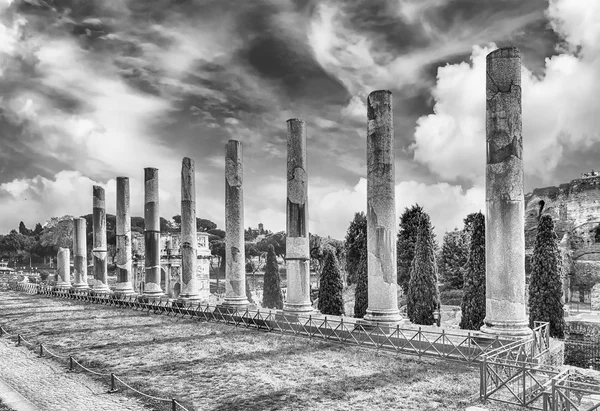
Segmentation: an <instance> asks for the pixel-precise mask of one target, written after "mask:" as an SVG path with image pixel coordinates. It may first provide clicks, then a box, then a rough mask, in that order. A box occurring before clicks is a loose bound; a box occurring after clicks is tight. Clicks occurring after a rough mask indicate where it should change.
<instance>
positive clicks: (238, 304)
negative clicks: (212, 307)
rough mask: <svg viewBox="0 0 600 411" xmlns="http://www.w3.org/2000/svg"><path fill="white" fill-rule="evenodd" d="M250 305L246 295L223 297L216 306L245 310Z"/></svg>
mask: <svg viewBox="0 0 600 411" xmlns="http://www.w3.org/2000/svg"><path fill="white" fill-rule="evenodd" d="M249 305H250V301H248V298H246V297H225V300H224V301H223V302H222V303H221V304H219V305H217V308H222V309H226V310H228V311H230V310H234V311H235V310H237V311H246V309H247V308H248V306H249Z"/></svg>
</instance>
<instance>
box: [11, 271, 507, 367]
mask: <svg viewBox="0 0 600 411" xmlns="http://www.w3.org/2000/svg"><path fill="white" fill-rule="evenodd" d="M11 289H13V290H17V291H25V292H28V293H31V294H41V295H48V296H53V297H60V298H69V299H74V300H77V301H85V302H90V303H96V304H105V305H111V306H115V307H119V308H130V309H134V310H140V311H146V312H149V313H150V312H151V313H154V314H165V315H167V316H171V315H172V316H175V317H177V316H181V317H188V318H193V319H197V320H200V321H207V322H218V323H224V324H229V325H233V326H236V327H245V328H254V329H256V330H258V331H266V332H279V333H281V334H289V335H293V336H302V337H307V338H309V339H313V338H314V339H322V340H326V341H334V342H338V343H342V344H347V345H355V346H359V347H364V348H370V349H376V350H383V351H391V352H396V353H404V354H412V355H418V356H419V357H422V356H428V357H438V358H443V359H447V360H457V361H465V362H477V361H480V358H481V356H482V355H483V354H486V353H488V352H491V351H493V350H496V349H498V348H502V347H505V346H507V345H510V344H514V343H513V340H503V339H499V338H498V337H491V336H489V335H486V334H482V333H479V332H462V333H461V332H460V331H456V332H447V331H446V330H444V329H442V330H441V331H439V330H437V329H435V328H425V329H423V328H421V327H418V328H417V327H415V328H416V329H415V328H401V327H400V326H399V325H398V326H395V327H390V328H388V327H385V326H381V327H380V326H370V325H368V324H365V323H360V322H356V323H355V322H352V321H348V320H346V321H344V318H342V317H333V318H332V317H326V316H322V315H286V314H285V313H281V312H272V311H260V310H256V311H254V310H248V309H246V310H244V311H238V310H236V309H230V308H221V307H219V306H209V305H205V306H202V305H197V306H195V305H194V306H192V305H186V306H179V305H177V304H173V303H172V302H170V301H168V300H155V301H144V300H143V299H140V298H136V297H132V296H130V297H122V298H116V297H114V296H111V295H106V294H104V295H102V294H98V295H94V294H93V293H90V292H88V291H74V290H60V289H56V288H55V287H50V286H42V285H37V284H28V283H12V284H11Z"/></svg>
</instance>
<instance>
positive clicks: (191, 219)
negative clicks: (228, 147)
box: [179, 157, 200, 302]
mask: <svg viewBox="0 0 600 411" xmlns="http://www.w3.org/2000/svg"><path fill="white" fill-rule="evenodd" d="M180 244H181V282H182V284H181V293H180V294H179V301H180V302H187V301H190V300H198V299H200V293H199V291H198V282H197V279H196V259H197V257H198V238H197V236H196V167H195V165H194V160H192V159H191V158H188V157H185V158H184V159H183V162H182V164H181V241H180Z"/></svg>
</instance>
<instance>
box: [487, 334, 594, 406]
mask: <svg viewBox="0 0 600 411" xmlns="http://www.w3.org/2000/svg"><path fill="white" fill-rule="evenodd" d="M533 331H534V333H533V337H532V338H529V339H524V340H521V341H515V342H513V343H511V344H508V345H506V346H505V347H501V348H498V349H496V350H493V351H490V352H488V353H486V354H484V355H482V360H481V362H480V384H481V385H480V399H481V400H483V401H485V400H493V401H497V402H502V403H507V404H512V405H520V406H522V407H528V408H532V409H537V410H544V411H563V410H573V411H576V410H586V411H589V410H596V409H598V410H600V397H593V396H592V395H594V394H599V393H600V385H599V384H598V382H596V383H595V384H590V383H586V382H581V383H579V382H578V383H577V384H575V381H577V378H578V377H577V374H575V373H573V372H572V371H568V370H567V371H561V369H560V368H558V367H556V366H552V365H544V364H542V363H541V362H542V356H543V355H545V354H547V353H548V352H549V350H550V335H549V324H548V323H541V322H536V323H535V326H534V329H533ZM586 394H587V395H588V397H585V395H586ZM584 397H585V398H587V400H586V401H587V402H585V401H584V403H583V404H584V405H583V406H584V407H585V408H579V407H580V406H581V404H582V398H584ZM586 404H587V405H586ZM588 406H591V408H588Z"/></svg>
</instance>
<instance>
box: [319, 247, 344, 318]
mask: <svg viewBox="0 0 600 411" xmlns="http://www.w3.org/2000/svg"><path fill="white" fill-rule="evenodd" d="M343 291H344V282H343V281H342V273H341V272H340V267H339V264H338V261H337V258H336V257H335V253H334V252H333V251H332V250H331V249H329V248H327V249H325V262H324V263H323V272H322V274H321V287H320V288H319V304H318V309H319V311H321V313H322V314H329V315H342V314H344V296H343Z"/></svg>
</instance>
